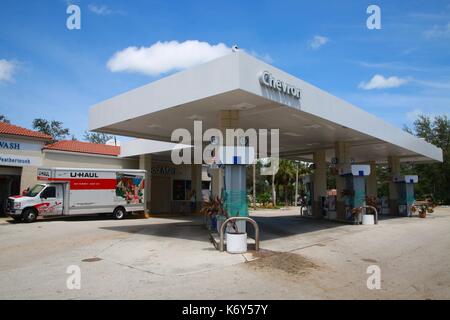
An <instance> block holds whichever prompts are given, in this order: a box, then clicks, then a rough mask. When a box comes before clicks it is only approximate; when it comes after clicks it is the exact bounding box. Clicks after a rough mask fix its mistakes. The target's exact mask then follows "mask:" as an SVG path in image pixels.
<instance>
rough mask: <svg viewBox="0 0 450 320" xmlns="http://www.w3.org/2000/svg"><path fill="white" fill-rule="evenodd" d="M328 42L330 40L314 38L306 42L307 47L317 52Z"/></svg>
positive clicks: (319, 37) (320, 37) (321, 37)
mask: <svg viewBox="0 0 450 320" xmlns="http://www.w3.org/2000/svg"><path fill="white" fill-rule="evenodd" d="M329 41H330V39H328V38H327V37H324V36H314V38H312V40H310V41H309V42H308V47H309V48H311V49H313V50H317V49H319V48H320V47H322V46H323V45H325V44H327V43H328V42H329Z"/></svg>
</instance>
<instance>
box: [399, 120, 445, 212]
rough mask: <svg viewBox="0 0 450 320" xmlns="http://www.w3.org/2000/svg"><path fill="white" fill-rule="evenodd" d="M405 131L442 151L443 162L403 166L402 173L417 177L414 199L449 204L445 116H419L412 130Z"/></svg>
mask: <svg viewBox="0 0 450 320" xmlns="http://www.w3.org/2000/svg"><path fill="white" fill-rule="evenodd" d="M405 130H406V131H408V132H410V133H412V134H414V135H416V136H417V137H419V138H423V139H424V140H425V141H427V142H429V143H432V144H434V145H435V146H437V147H439V148H441V149H442V151H443V156H444V161H443V162H441V163H440V162H434V163H426V164H425V163H423V164H415V165H414V164H409V165H406V166H404V168H403V170H404V173H405V174H407V173H414V174H418V175H419V183H418V185H417V186H416V188H415V189H416V197H417V198H425V197H432V198H433V199H434V200H435V201H437V202H438V203H446V204H448V203H450V119H448V117H447V116H445V115H443V116H436V117H434V118H431V117H428V116H425V115H420V116H419V117H418V118H417V120H416V121H414V124H413V128H405Z"/></svg>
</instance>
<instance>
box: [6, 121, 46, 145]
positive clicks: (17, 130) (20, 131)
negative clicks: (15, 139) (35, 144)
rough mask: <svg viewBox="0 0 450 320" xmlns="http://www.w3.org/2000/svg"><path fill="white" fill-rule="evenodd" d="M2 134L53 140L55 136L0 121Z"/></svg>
mask: <svg viewBox="0 0 450 320" xmlns="http://www.w3.org/2000/svg"><path fill="white" fill-rule="evenodd" d="M0 134H2V135H9V136H19V137H24V138H25V137H26V138H33V139H39V140H47V141H51V140H53V138H52V137H51V136H49V135H47V134H45V133H41V132H38V131H33V130H30V129H26V128H22V127H19V126H16V125H13V124H10V123H6V122H0Z"/></svg>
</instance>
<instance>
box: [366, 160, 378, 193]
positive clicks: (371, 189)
mask: <svg viewBox="0 0 450 320" xmlns="http://www.w3.org/2000/svg"><path fill="white" fill-rule="evenodd" d="M367 196H369V197H377V196H378V186H377V163H376V161H370V175H369V176H368V177H367Z"/></svg>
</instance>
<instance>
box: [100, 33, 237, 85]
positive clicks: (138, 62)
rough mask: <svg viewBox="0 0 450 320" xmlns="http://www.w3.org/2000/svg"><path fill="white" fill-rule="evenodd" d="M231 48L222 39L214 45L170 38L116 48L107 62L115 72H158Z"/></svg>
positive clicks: (197, 60)
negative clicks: (117, 49) (136, 45)
mask: <svg viewBox="0 0 450 320" xmlns="http://www.w3.org/2000/svg"><path fill="white" fill-rule="evenodd" d="M230 52H231V49H230V48H229V47H227V46H226V45H225V44H223V43H219V44H216V45H211V44H209V43H207V42H200V41H198V40H188V41H185V42H178V41H167V42H160V41H158V42H157V43H154V44H152V45H151V46H150V47H128V48H126V49H123V50H121V51H118V52H116V53H115V54H114V55H113V57H112V58H111V59H109V61H108V63H107V66H108V69H109V70H110V71H112V72H123V71H125V72H137V73H143V74H146V75H150V76H157V75H160V74H164V73H168V72H171V71H176V70H182V69H186V68H190V67H192V66H195V65H198V64H201V63H204V62H207V61H210V60H213V59H215V58H218V57H221V56H224V55H226V54H228V53H230Z"/></svg>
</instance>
